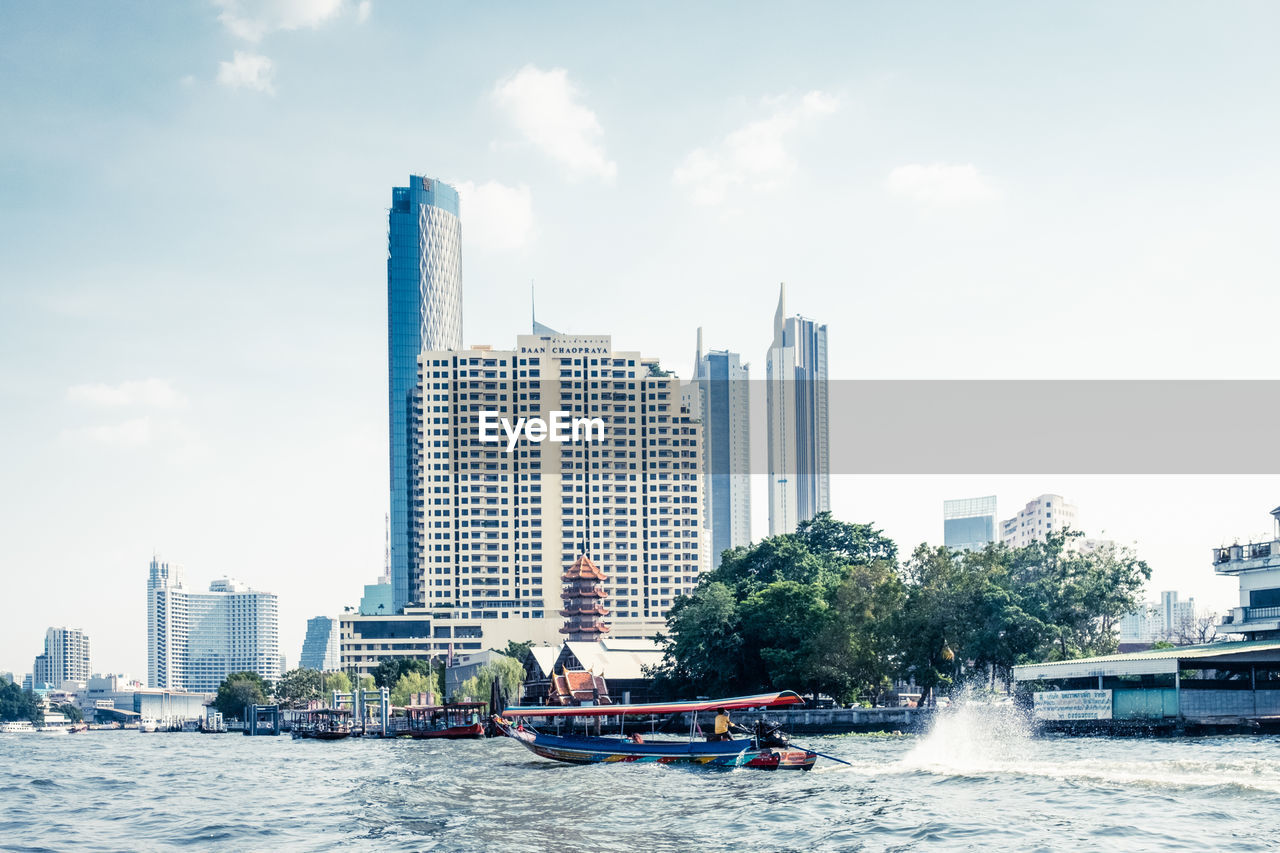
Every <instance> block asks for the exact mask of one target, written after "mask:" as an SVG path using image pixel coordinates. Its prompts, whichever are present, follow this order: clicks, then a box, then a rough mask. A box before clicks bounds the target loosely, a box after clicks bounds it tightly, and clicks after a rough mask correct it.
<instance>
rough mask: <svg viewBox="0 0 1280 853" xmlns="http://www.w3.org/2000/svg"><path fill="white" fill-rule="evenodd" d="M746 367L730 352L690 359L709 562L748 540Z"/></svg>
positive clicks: (712, 564) (717, 562)
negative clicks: (698, 425)
mask: <svg viewBox="0 0 1280 853" xmlns="http://www.w3.org/2000/svg"><path fill="white" fill-rule="evenodd" d="M748 376H749V369H748V366H747V365H745V364H742V362H741V359H740V357H739V355H738V354H737V353H736V352H728V351H727V350H712V351H710V352H707V353H704V352H703V350H702V329H698V354H697V357H696V359H695V361H694V376H693V378H694V380H695V382H694V384H695V386H696V389H695V390H696V393H694V394H693V395H692V399H693V400H694V402H695V411H694V412H693V414H694V415H695V416H696V417H697V418H698V420H699V421H701V423H702V445H703V446H702V458H703V468H704V473H705V476H704V478H703V498H704V504H705V506H704V511H703V517H704V519H703V526H704V527H705V528H707V530H708V531H709V533H710V536H709V539H710V542H709V545H710V548H711V551H710V555H709V557H710V559H709V563H710V566H711V567H712V568H714V567H715V566H718V565H719V564H720V556H721V554H723V553H724V552H725V551H726V550H728V549H729V548H734V547H737V546H739V545H748V544H750V542H751V412H750V405H751V401H750V389H751V385H750V383H749V382H748V381H747V380H748Z"/></svg>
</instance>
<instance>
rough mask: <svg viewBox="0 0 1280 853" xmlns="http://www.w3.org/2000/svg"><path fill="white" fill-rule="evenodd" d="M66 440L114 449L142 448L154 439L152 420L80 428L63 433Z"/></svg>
mask: <svg viewBox="0 0 1280 853" xmlns="http://www.w3.org/2000/svg"><path fill="white" fill-rule="evenodd" d="M63 436H64V438H67V439H69V440H71V441H75V442H86V441H88V442H93V443H94V444H106V445H110V446H112V447H142V446H143V445H145V444H150V443H151V439H152V437H153V430H152V428H151V418H149V417H141V418H133V419H131V420H127V421H121V422H120V423H115V424H101V425H98V426H87V427H80V428H79V429H69V430H65V431H64V432H63Z"/></svg>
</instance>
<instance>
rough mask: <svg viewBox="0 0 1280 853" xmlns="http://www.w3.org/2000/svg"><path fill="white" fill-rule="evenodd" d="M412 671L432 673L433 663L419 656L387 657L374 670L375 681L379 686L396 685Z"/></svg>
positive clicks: (424, 673)
mask: <svg viewBox="0 0 1280 853" xmlns="http://www.w3.org/2000/svg"><path fill="white" fill-rule="evenodd" d="M411 672H416V673H418V674H419V675H430V674H431V663H430V662H429V661H425V660H418V659H417V658H387V659H386V660H384V661H382V662H381V663H379V664H378V668H377V669H375V670H374V671H373V682H374V684H375V685H377V686H378V687H395V686H396V683H397V682H398V681H399V680H400V679H401V678H402V677H403V676H406V675H408V674H409V673H411Z"/></svg>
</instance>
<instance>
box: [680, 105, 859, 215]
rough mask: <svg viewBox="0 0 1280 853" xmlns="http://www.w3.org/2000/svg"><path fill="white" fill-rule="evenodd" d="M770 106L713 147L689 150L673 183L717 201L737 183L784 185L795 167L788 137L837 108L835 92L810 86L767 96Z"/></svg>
mask: <svg viewBox="0 0 1280 853" xmlns="http://www.w3.org/2000/svg"><path fill="white" fill-rule="evenodd" d="M766 106H767V107H769V108H771V109H772V112H770V113H769V115H767V116H765V117H764V118H762V119H758V120H756V121H753V122H751V123H750V124H747V125H744V126H743V127H740V128H738V129H737V130H735V131H733V132H732V133H730V134H729V135H728V136H726V137H725V138H724V139H723V140H722V141H721V142H720V144H719V145H717V146H715V147H714V148H696V149H694V150H693V151H691V152H689V155H688V156H687V157H685V159H684V162H683V163H681V164H680V165H679V166H678V167H677V168H676V170H675V173H674V174H673V175H672V181H673V182H674V183H675V185H676V186H678V187H682V188H684V189H685V190H687V191H688V193H689V198H690V199H691V200H692V201H693V202H695V203H696V204H720V203H721V202H723V201H724V200H725V198H726V197H727V196H728V194H729V192H730V191H731V190H733V189H734V188H737V187H746V188H748V189H751V190H771V189H775V188H777V187H779V186H782V185H784V184H785V183H786V182H787V181H788V180H789V179H790V178H791V176H792V175H793V174H794V173H795V171H796V168H797V166H796V162H795V159H794V158H793V157H792V156H791V154H790V153H789V152H788V151H787V148H786V144H785V143H786V138H787V137H788V136H789V135H790V134H791V133H792V132H793V131H795V130H797V129H799V128H801V127H802V126H804V125H806V124H808V123H809V122H811V121H813V120H814V119H817V118H821V117H822V116H826V115H830V114H831V113H833V112H835V111H836V109H838V108H839V101H838V100H837V99H836V97H835V96H833V95H829V94H827V93H826V92H819V91H813V92H810V93H808V94H807V95H805V96H804V97H802V98H800V99H798V100H797V99H795V98H784V99H774V100H771V101H766Z"/></svg>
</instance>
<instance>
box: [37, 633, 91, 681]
mask: <svg viewBox="0 0 1280 853" xmlns="http://www.w3.org/2000/svg"><path fill="white" fill-rule="evenodd" d="M33 670H34V673H33V680H34V682H35V684H36V685H37V686H39V685H44V684H48V685H52V686H53V687H61V686H62V685H63V683H64V682H67V681H76V682H79V681H86V680H88V678H89V676H90V674H91V672H90V668H89V636H88V635H87V634H85V632H84V631H81V630H80V629H79V628H49V629H48V630H47V631H45V632H44V652H43V653H42V654H40V655H38V656H37V657H36V660H35V665H34V667H33Z"/></svg>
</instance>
